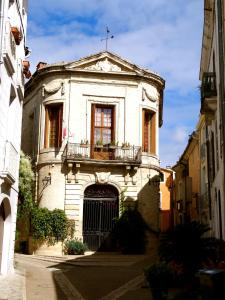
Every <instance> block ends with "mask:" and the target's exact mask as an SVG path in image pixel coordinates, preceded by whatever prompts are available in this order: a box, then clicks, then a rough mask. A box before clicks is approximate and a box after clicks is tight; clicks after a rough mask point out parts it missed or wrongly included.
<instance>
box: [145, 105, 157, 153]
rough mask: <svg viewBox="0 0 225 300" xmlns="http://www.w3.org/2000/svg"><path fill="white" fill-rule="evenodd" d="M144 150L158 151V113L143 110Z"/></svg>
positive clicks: (149, 151)
mask: <svg viewBox="0 0 225 300" xmlns="http://www.w3.org/2000/svg"><path fill="white" fill-rule="evenodd" d="M142 151H143V152H148V153H152V154H155V153H156V113H155V112H153V111H150V110H147V109H143V110H142Z"/></svg>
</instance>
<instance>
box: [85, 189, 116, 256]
mask: <svg viewBox="0 0 225 300" xmlns="http://www.w3.org/2000/svg"><path fill="white" fill-rule="evenodd" d="M95 192H96V190H95ZM101 194H102V193H101ZM96 196H98V194H97V195H96V194H95V197H85V198H84V207H83V240H84V242H85V243H86V244H87V245H88V248H89V249H90V250H94V251H95V250H98V249H99V248H100V246H101V244H102V242H103V241H104V240H105V239H106V238H107V237H108V235H109V233H110V232H111V231H112V229H113V227H114V224H115V218H116V217H118V214H119V207H118V196H115V194H114V195H111V196H113V197H96ZM99 196H100V195H99ZM107 196H108V195H107Z"/></svg>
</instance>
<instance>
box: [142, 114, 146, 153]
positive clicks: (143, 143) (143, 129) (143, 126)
mask: <svg viewBox="0 0 225 300" xmlns="http://www.w3.org/2000/svg"><path fill="white" fill-rule="evenodd" d="M144 141H145V110H144V109H142V151H144V149H145V142H144Z"/></svg>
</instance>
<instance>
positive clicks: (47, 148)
mask: <svg viewBox="0 0 225 300" xmlns="http://www.w3.org/2000/svg"><path fill="white" fill-rule="evenodd" d="M164 84H165V82H164V80H163V79H162V78H161V77H160V76H159V75H158V74H156V73H154V72H152V71H149V70H147V69H142V68H140V67H138V66H136V65H134V64H132V63H130V62H128V61H126V60H124V59H122V58H121V57H119V56H118V55H116V54H113V53H110V52H107V51H105V52H100V53H97V54H95V55H91V56H88V57H85V58H82V59H80V60H78V61H73V62H70V63H65V62H61V63H56V64H46V63H44V62H40V63H39V64H38V65H37V70H36V72H35V73H34V74H33V76H32V78H31V79H30V80H29V82H28V83H27V84H26V92H25V102H24V116H23V136H22V148H23V150H24V151H25V153H27V154H29V155H31V157H32V159H33V162H34V164H35V166H36V201H37V202H38V203H39V205H40V206H41V207H47V208H49V209H51V210H52V209H54V208H60V209H64V210H65V212H66V214H67V216H68V218H69V219H72V220H75V235H76V236H77V237H78V238H82V239H83V240H84V241H85V242H86V243H87V244H88V246H89V248H90V249H97V248H98V247H99V246H100V244H101V242H102V240H103V239H104V237H105V236H106V235H107V234H108V232H109V231H110V230H111V228H112V226H113V219H114V218H115V217H117V216H118V215H119V206H120V204H121V202H122V201H124V203H126V204H127V205H135V204H136V205H137V207H138V209H139V211H140V212H141V213H142V215H143V217H144V218H145V220H146V221H147V223H148V224H149V225H150V226H151V228H152V229H154V230H158V229H159V186H155V185H154V184H152V178H153V177H154V176H158V175H159V173H160V167H159V151H158V148H159V145H158V140H159V138H158V136H159V131H158V128H159V127H160V126H161V125H162V110H163V90H164ZM49 249H50V248H48V249H46V248H45V247H41V248H40V249H39V250H38V251H37V252H38V253H46V251H48V253H49ZM54 251H56V247H55V248H54ZM59 251H61V250H60V247H59Z"/></svg>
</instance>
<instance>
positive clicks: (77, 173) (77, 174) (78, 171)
mask: <svg viewBox="0 0 225 300" xmlns="http://www.w3.org/2000/svg"><path fill="white" fill-rule="evenodd" d="M75 167H76V169H75V183H78V182H79V174H80V164H75Z"/></svg>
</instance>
